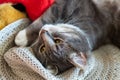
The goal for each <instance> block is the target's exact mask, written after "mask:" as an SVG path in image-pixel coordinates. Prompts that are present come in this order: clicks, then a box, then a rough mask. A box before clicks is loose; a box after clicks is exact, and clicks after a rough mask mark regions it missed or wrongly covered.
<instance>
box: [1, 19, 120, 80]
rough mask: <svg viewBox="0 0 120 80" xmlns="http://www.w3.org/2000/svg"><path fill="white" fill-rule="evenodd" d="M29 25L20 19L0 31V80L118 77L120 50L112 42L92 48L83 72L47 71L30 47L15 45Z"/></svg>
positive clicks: (107, 79) (102, 79) (111, 79)
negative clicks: (92, 50)
mask: <svg viewBox="0 0 120 80" xmlns="http://www.w3.org/2000/svg"><path fill="white" fill-rule="evenodd" d="M28 24H29V20H28V19H21V20H18V21H16V22H14V23H12V24H10V25H8V27H6V28H5V29H4V30H2V31H0V80H120V49H118V48H117V47H115V46H113V45H111V44H109V45H105V46H102V47H101V48H99V49H97V50H95V51H94V52H93V53H92V56H91V57H90V58H89V59H88V62H87V65H86V68H85V70H84V71H81V70H80V69H79V68H71V69H70V70H68V71H66V72H65V73H63V74H61V75H57V76H54V75H52V74H50V73H49V71H47V70H46V69H45V68H44V67H43V66H42V64H41V63H40V62H39V61H38V60H37V59H36V58H35V56H34V54H33V53H32V50H31V48H30V47H15V46H14V36H15V35H16V33H17V32H18V31H19V30H21V29H23V28H25V27H26V26H27V25H28Z"/></svg>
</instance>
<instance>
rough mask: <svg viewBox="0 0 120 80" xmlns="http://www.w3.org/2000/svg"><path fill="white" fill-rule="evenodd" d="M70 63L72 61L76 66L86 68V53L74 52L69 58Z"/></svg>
mask: <svg viewBox="0 0 120 80" xmlns="http://www.w3.org/2000/svg"><path fill="white" fill-rule="evenodd" d="M68 61H69V62H70V63H72V64H73V65H74V66H75V67H79V68H81V69H84V68H85V65H86V61H87V57H86V54H85V53H82V52H80V53H72V54H71V55H70V56H69V60H68Z"/></svg>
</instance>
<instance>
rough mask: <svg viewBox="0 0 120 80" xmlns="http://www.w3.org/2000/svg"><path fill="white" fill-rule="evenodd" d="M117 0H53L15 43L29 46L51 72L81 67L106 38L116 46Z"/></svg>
mask: <svg viewBox="0 0 120 80" xmlns="http://www.w3.org/2000/svg"><path fill="white" fill-rule="evenodd" d="M119 4H120V1H119V0H55V3H54V4H53V5H52V6H51V7H50V8H49V9H48V10H47V11H46V12H45V13H44V14H43V15H42V16H41V17H40V18H38V19H37V20H36V21H34V22H33V23H32V24H31V25H29V26H28V27H27V28H26V29H24V30H22V31H20V32H19V33H18V34H17V36H16V38H15V43H16V44H17V45H18V46H31V48H32V49H33V52H34V54H35V56H36V57H37V59H38V60H39V61H40V62H41V63H42V64H43V66H44V67H45V68H47V69H49V70H51V71H52V73H54V74H59V73H62V72H64V71H66V70H68V69H69V68H71V67H73V66H76V67H80V68H82V69H83V70H84V67H85V65H86V64H87V60H88V58H89V57H90V55H92V54H91V51H92V50H95V49H97V48H99V47H100V46H102V45H103V44H105V43H106V42H107V41H110V42H111V43H113V44H115V45H116V46H118V47H120V35H119V34H120V5H119Z"/></svg>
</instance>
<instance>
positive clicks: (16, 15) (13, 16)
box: [0, 3, 26, 30]
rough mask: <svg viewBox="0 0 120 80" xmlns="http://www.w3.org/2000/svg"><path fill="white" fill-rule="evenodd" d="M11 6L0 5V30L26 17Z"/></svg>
mask: <svg viewBox="0 0 120 80" xmlns="http://www.w3.org/2000/svg"><path fill="white" fill-rule="evenodd" d="M11 5H12V4H11V3H4V4H0V30H1V29H3V28H4V27H5V26H7V25H8V24H10V23H12V22H14V21H16V20H18V19H21V18H25V17H26V14H25V13H23V12H20V11H19V10H17V9H15V8H14V7H12V6H11Z"/></svg>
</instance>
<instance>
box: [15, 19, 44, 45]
mask: <svg viewBox="0 0 120 80" xmlns="http://www.w3.org/2000/svg"><path fill="white" fill-rule="evenodd" d="M42 26H43V22H42V21H41V17H40V18H39V19H37V20H36V21H34V22H33V23H32V24H30V25H29V26H28V27H27V28H25V29H23V30H21V31H20V32H18V34H17V35H16V37H15V44H16V45H17V46H29V45H31V44H32V43H33V42H34V41H35V40H36V38H37V36H38V34H39V30H40V29H41V27H42Z"/></svg>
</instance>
